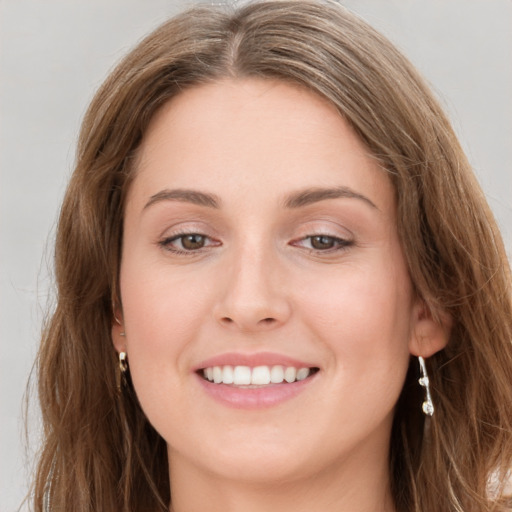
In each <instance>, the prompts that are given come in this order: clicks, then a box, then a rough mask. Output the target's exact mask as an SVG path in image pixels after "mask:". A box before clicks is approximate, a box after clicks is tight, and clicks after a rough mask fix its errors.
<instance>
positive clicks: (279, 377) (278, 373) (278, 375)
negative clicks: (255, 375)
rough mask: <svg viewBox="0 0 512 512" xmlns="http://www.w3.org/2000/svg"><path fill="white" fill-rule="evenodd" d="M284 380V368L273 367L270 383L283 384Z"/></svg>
mask: <svg viewBox="0 0 512 512" xmlns="http://www.w3.org/2000/svg"><path fill="white" fill-rule="evenodd" d="M283 380H284V368H283V367H282V366H279V365H278V366H272V370H270V382H272V384H281V382H283Z"/></svg>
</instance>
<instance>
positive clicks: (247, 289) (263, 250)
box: [217, 239, 290, 330]
mask: <svg viewBox="0 0 512 512" xmlns="http://www.w3.org/2000/svg"><path fill="white" fill-rule="evenodd" d="M281 278H282V275H281V265H280V261H279V257H278V254H277V251H276V250H275V249H274V248H273V247H271V246H270V243H263V242H262V241H261V240H258V239H252V240H246V241H244V242H242V243H241V247H239V248H238V250H235V251H233V254H232V255H231V258H230V259H229V264H228V265H227V268H226V272H225V281H224V285H225V286H224V288H223V291H224V293H223V294H222V297H221V299H220V301H219V304H218V305H217V306H218V307H217V318H218V319H219V321H221V322H222V323H225V324H235V325H237V326H238V327H239V328H241V329H243V330H259V329H262V328H269V327H273V326H276V325H279V324H282V323H283V322H285V321H286V319H287V318H288V316H289V314H290V304H289V301H288V297H287V294H286V290H285V289H284V288H283V287H282V286H280V283H281V281H282V279H281Z"/></svg>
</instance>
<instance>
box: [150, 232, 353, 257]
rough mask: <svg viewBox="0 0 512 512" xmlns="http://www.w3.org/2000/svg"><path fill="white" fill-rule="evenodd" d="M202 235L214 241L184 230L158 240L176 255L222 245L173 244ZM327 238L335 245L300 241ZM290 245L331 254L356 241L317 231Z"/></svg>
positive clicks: (315, 252) (159, 243) (189, 254)
mask: <svg viewBox="0 0 512 512" xmlns="http://www.w3.org/2000/svg"><path fill="white" fill-rule="evenodd" d="M193 236H196V237H202V238H203V239H205V240H209V241H210V242H212V241H213V240H212V239H211V238H210V237H209V236H208V235H204V234H202V233H196V232H182V233H176V234H175V235H172V236H170V237H166V238H164V239H162V240H160V241H159V242H158V245H159V246H160V247H162V248H163V249H165V250H166V251H169V252H172V253H174V254H176V255H183V256H194V255H196V254H198V253H201V252H203V251H204V250H205V249H207V248H208V247H211V246H213V247H218V246H219V245H221V243H220V242H215V241H213V243H209V244H207V245H205V246H202V247H199V248H197V249H184V248H183V249H179V248H176V247H173V246H172V242H175V241H177V240H181V245H182V247H183V239H184V238H185V237H193ZM315 238H316V239H320V238H323V239H327V240H328V241H329V242H332V243H333V244H334V246H333V247H329V248H326V249H315V248H314V247H304V246H302V245H301V244H300V242H304V241H305V240H310V241H312V240H313V239H315ZM290 245H292V246H294V247H302V248H303V249H305V250H307V251H308V252H310V253H314V254H330V253H334V252H339V251H343V250H346V249H348V248H349V247H350V246H352V245H354V242H353V241H352V240H346V239H344V238H339V237H336V236H332V235H327V234H322V233H316V234H313V235H306V236H304V237H302V238H300V239H298V240H294V241H293V242H290Z"/></svg>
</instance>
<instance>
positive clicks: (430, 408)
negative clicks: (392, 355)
mask: <svg viewBox="0 0 512 512" xmlns="http://www.w3.org/2000/svg"><path fill="white" fill-rule="evenodd" d="M418 361H419V363H420V374H421V376H420V379H419V381H418V382H419V383H420V386H423V387H424V388H425V401H424V402H423V404H422V406H421V408H422V410H423V412H424V413H425V414H426V415H427V416H433V415H434V404H433V403H432V395H431V394H430V381H429V380H428V374H427V366H426V365H425V360H424V359H423V357H421V356H419V357H418Z"/></svg>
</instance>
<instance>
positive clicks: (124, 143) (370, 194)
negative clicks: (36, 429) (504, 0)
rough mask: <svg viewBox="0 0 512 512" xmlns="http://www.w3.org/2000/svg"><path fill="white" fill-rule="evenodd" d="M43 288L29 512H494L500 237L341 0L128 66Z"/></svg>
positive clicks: (180, 24)
mask: <svg viewBox="0 0 512 512" xmlns="http://www.w3.org/2000/svg"><path fill="white" fill-rule="evenodd" d="M56 276H57V283H58V294H59V295H58V304H57V307H56V310H55V312H54V314H53V316H52V318H51V319H50V321H49V324H48V327H47V330H46V333H45V336H44V338H43V342H42V346H41V352H40V357H39V377H40V388H39V391H40V399H41V406H42V410H43V418H44V423H45V436H46V437H45V444H44V448H43V451H42V454H41V459H40V462H39V471H38V474H37V480H36V484H35V506H36V510H41V509H42V508H44V506H46V508H47V509H48V510H60V509H64V510H130V511H134V510H144V511H147V510H155V511H156V510H169V509H171V510H173V511H175V512H179V511H182V510H186V511H194V510H199V509H201V510H202V509H203V508H204V507H205V505H206V506H208V508H209V509H210V510H220V509H221V508H222V510H244V511H250V510H271V509H277V508H278V509H280V510H288V509H292V508H293V510H295V511H297V510H306V509H307V510H349V511H353V510H358V511H366V510H386V511H388V510H389V511H404V512H405V511H412V510H415V511H422V512H425V511H445V510H446V511H451V510H454V511H455V510H458V511H460V510H464V511H470V510H471V511H473V510H475V511H487V510H507V509H508V507H510V503H508V504H507V499H506V496H505V494H504V489H505V485H506V482H507V478H508V471H509V468H510V467H511V459H512V408H511V404H512V388H511V384H510V383H511V379H512V347H511V339H512V336H511V327H512V325H511V318H512V311H511V309H512V308H511V294H510V269H509V266H508V263H507V260H506V256H505V251H504V249H503V245H502V242H501V239H500V235H499V232H498V230H497V228H496V225H495V222H494V220H493V218H492V215H491V213H490V211H489V208H488V207H487V205H486V203H485V200H484V198H483V195H482V193H481V191H480V189H479V187H478V185H477V183H476V181H475V179H474V177H473V175H472V173H471V170H470V168H469V165H468V163H467V160H466V158H465V157H464V155H463V153H462V151H461V149H460V146H459V144H458V142H457V140H456V138H455V136H454V134H453V131H452V129H451V127H450V125H449V123H448V121H447V120H446V118H445V116H444V114H443V113H442V111H441V109H440V107H439V106H438V104H437V102H436V101H435V99H434V98H433V97H432V95H431V93H430V92H429V91H428V89H427V88H426V86H425V85H424V83H423V82H422V80H421V78H420V77H419V76H418V75H417V73H416V72H415V70H414V69H413V68H412V67H411V65H410V64H409V63H408V62H407V61H406V60H405V58H404V57H403V56H402V55H400V54H399V53H398V52H397V50H396V49H395V48H394V47H393V46H392V45H391V44H390V43H389V42H388V41H387V40H385V39H384V38H383V37H382V36H380V35H379V34H378V33H376V32H375V31H374V30H372V29H371V28H370V27H368V26H367V25H366V24H365V23H364V22H362V21H361V20H359V19H357V18H355V17H354V16H352V15H351V14H349V13H347V12H346V11H345V10H343V9H341V8H339V7H338V6H336V5H333V4H330V3H320V2H315V1H309V0H308V1H286V0H285V1H277V2H262V3H254V4H249V5H248V6H245V7H241V8H240V9H237V10H236V11H234V12H226V10H225V9H219V8H215V7H201V8H197V9H194V10H192V11H190V12H186V13H184V14H182V15H180V16H178V17H176V18H174V19H172V20H170V21H169V22H167V23H166V24H164V25H163V26H162V27H160V28H159V29H157V30H156V31H155V32H154V33H153V34H151V35H150V36H149V37H148V38H147V39H146V40H144V41H143V42H142V43H141V44H140V45H139V46H138V47H137V48H136V49H135V50H134V51H133V52H132V53H130V54H129V55H128V56H127V57H126V59H125V60H124V61H123V62H122V63H121V64H120V65H119V66H118V67H117V69H116V70H114V72H113V73H112V75H111V76H110V77H109V79H108V80H107V81H106V82H105V84H104V85H103V86H102V88H101V89H100V91H99V92H98V93H97V95H96V97H95V99H94V100H93V102H92V104H91V106H90V108H89V111H88V113H87V115H86V118H85V120H84V124H83V127H82V133H81V138H80V143H79V150H78V159H77V166H76V170H75V173H74V175H73V177H72V179H71V183H70V185H69V188H68V192H67V194H66V198H65V201H64V205H63V208H62V212H61V218H60V222H59V229H58V237H57V246H56ZM418 381H419V382H418Z"/></svg>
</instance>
